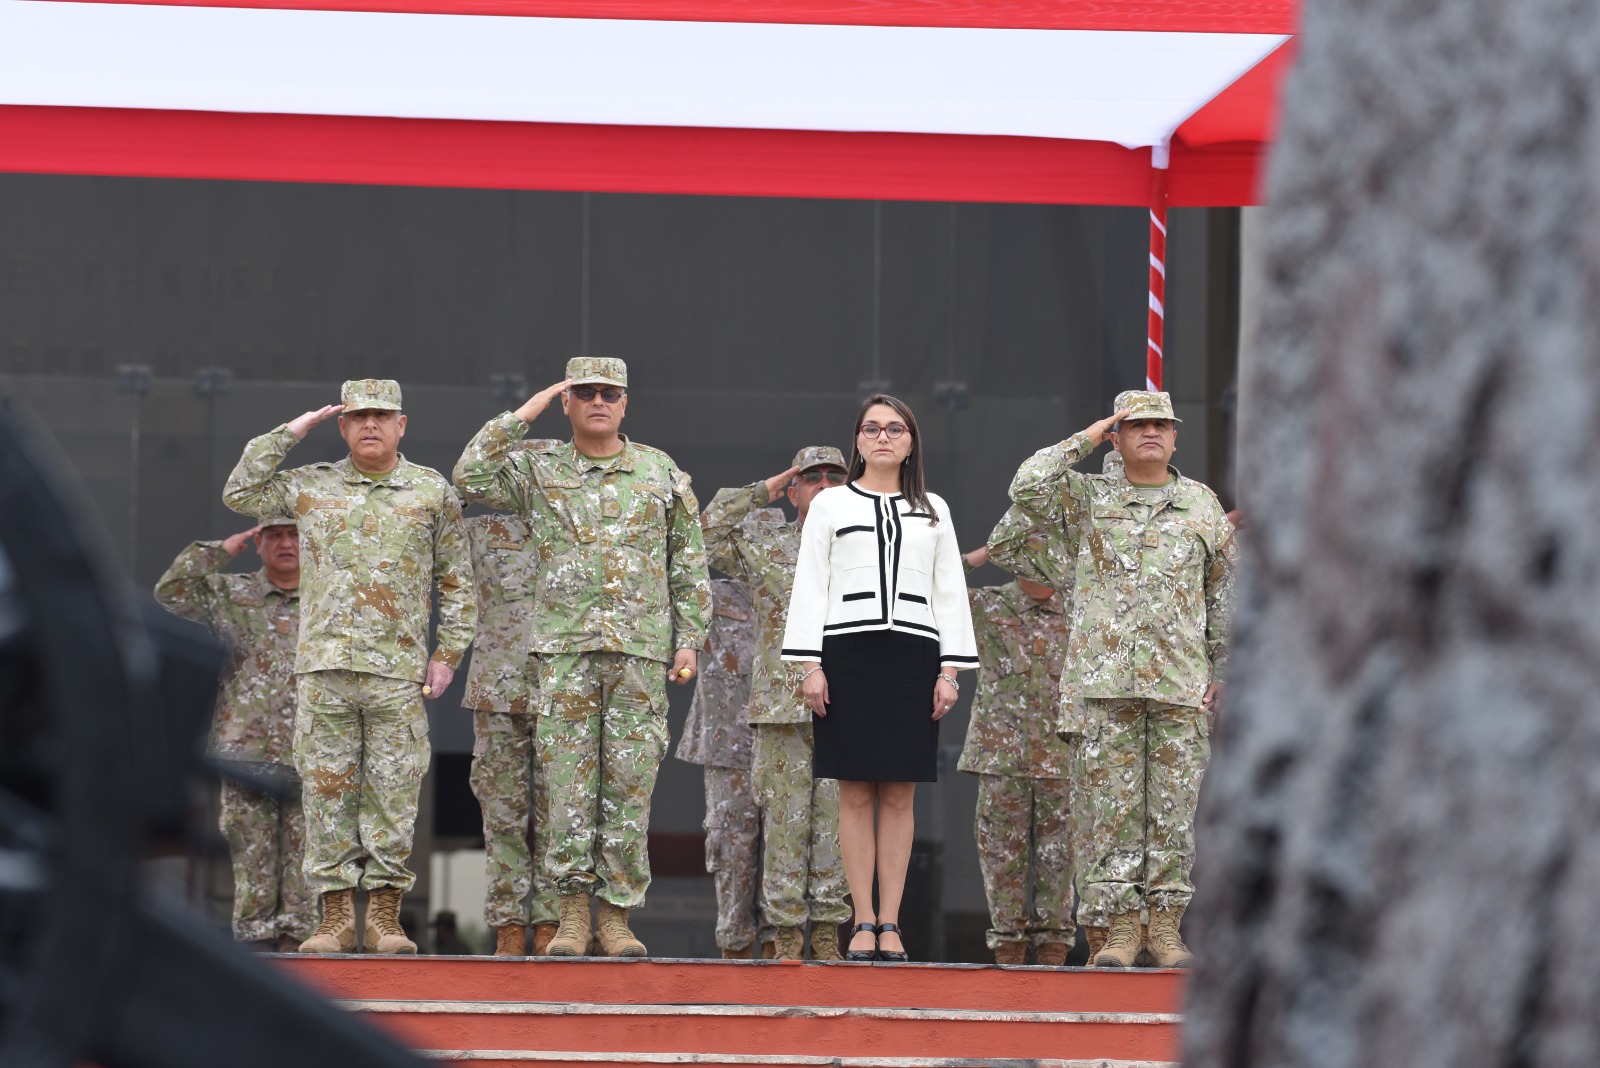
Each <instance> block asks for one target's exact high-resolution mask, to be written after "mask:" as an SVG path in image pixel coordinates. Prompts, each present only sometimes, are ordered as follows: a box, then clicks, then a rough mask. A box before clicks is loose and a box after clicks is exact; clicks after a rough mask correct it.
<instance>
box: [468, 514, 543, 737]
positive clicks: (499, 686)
mask: <svg viewBox="0 0 1600 1068" xmlns="http://www.w3.org/2000/svg"><path fill="white" fill-rule="evenodd" d="M466 527H467V542H468V544H469V545H470V546H471V550H472V577H473V582H474V584H475V586H476V592H477V603H478V633H477V636H476V637H474V638H473V639H472V656H471V657H470V658H469V659H468V661H467V684H466V689H465V693H464V694H463V695H462V698H461V707H462V708H470V709H472V710H473V711H475V712H512V713H519V714H522V715H526V714H527V713H528V712H529V711H530V710H531V709H532V708H533V707H534V705H535V701H536V697H537V694H536V692H535V690H534V689H533V686H532V681H533V680H532V678H531V677H530V675H529V664H528V650H529V649H530V648H531V647H532V645H533V590H534V585H535V582H536V580H537V577H538V568H539V548H538V546H537V544H535V542H534V540H533V535H532V532H531V531H529V529H528V524H527V523H526V522H525V521H524V520H523V519H522V518H521V517H520V516H514V515H504V514H500V513H496V514H493V515H475V516H472V517H470V518H469V519H467V520H466Z"/></svg>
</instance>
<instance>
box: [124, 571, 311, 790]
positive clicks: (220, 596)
mask: <svg viewBox="0 0 1600 1068" xmlns="http://www.w3.org/2000/svg"><path fill="white" fill-rule="evenodd" d="M229 559H231V558H230V557H229V556H228V550H226V549H224V548H223V547H222V542H220V541H197V542H195V543H194V544H193V545H191V546H189V547H188V548H187V549H185V550H183V552H181V553H179V554H178V558H177V559H176V560H174V561H173V562H172V566H171V567H169V568H167V571H166V574H164V575H162V576H161V581H160V582H157V583H156V602H157V603H158V604H160V605H161V607H162V608H165V609H166V610H167V611H169V612H172V613H173V614H175V615H179V616H182V617H183V618H184V619H192V620H194V621H195V622H196V623H200V624H203V625H204V626H205V627H206V628H207V629H209V630H210V631H211V633H212V634H215V635H216V636H217V639H218V640H219V641H221V642H222V644H223V645H224V646H226V647H227V650H228V659H227V662H226V664H225V665H224V666H223V669H222V682H221V686H220V687H219V688H218V690H217V707H216V711H215V713H214V714H213V715H212V719H211V738H210V741H209V747H210V750H211V752H213V753H215V754H217V755H218V756H223V757H227V758H228V759H230V760H260V761H266V762H268V763H272V764H293V763H294V756H293V753H292V752H291V751H290V750H291V743H292V740H293V737H294V703H295V697H294V693H295V683H294V650H295V642H296V637H297V635H298V634H299V630H300V592H299V591H298V590H281V589H279V588H278V587H276V586H274V585H273V584H272V583H271V582H270V581H269V580H268V579H267V573H266V571H265V570H264V569H263V570H259V571H251V572H246V573H240V574H228V575H224V574H221V573H220V571H221V569H222V568H223V567H224V566H225V565H226V564H227V563H228V561H229Z"/></svg>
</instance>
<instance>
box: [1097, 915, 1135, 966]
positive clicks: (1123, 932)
mask: <svg viewBox="0 0 1600 1068" xmlns="http://www.w3.org/2000/svg"><path fill="white" fill-rule="evenodd" d="M1142 933H1143V930H1142V928H1141V926H1140V924H1139V914H1138V913H1137V912H1119V913H1117V914H1116V915H1115V916H1113V917H1111V926H1110V928H1108V929H1107V931H1106V944H1105V946H1104V947H1102V948H1101V950H1100V952H1098V953H1096V954H1095V955H1094V961H1093V964H1094V966H1095V967H1096V968H1131V967H1133V962H1134V961H1136V960H1138V959H1139V943H1140V942H1141V941H1143V939H1141V938H1140V935H1141V934H1142Z"/></svg>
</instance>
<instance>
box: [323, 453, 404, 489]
mask: <svg viewBox="0 0 1600 1068" xmlns="http://www.w3.org/2000/svg"><path fill="white" fill-rule="evenodd" d="M339 470H340V472H341V473H342V474H343V475H344V480H345V482H347V483H349V484H350V485H352V486H354V485H356V484H357V483H359V482H371V483H372V484H373V485H375V486H409V485H411V464H410V463H408V462H407V461H406V454H405V453H403V452H401V453H396V454H395V464H394V470H393V471H390V472H389V477H388V478H386V479H383V480H382V481H381V482H380V481H379V480H378V479H375V478H368V477H367V476H366V475H364V474H362V473H361V470H360V468H358V467H356V465H355V462H354V461H353V460H351V459H350V457H348V456H346V457H345V458H344V459H343V460H340V461H339Z"/></svg>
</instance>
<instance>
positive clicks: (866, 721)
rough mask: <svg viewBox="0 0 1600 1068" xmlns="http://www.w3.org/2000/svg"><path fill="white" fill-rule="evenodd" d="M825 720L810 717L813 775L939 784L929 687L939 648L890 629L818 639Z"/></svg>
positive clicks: (936, 671) (935, 677)
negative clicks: (825, 679) (824, 683)
mask: <svg viewBox="0 0 1600 1068" xmlns="http://www.w3.org/2000/svg"><path fill="white" fill-rule="evenodd" d="M822 670H823V672H824V673H825V674H826V675H827V676H828V699H829V700H828V714H827V715H826V716H818V715H815V714H813V715H812V717H811V732H812V737H813V739H814V743H815V751H814V755H813V758H812V774H813V775H814V776H815V777H816V778H818V779H846V780H850V781H855V782H938V781H939V723H938V721H937V720H935V719H934V718H933V686H934V683H935V682H937V681H938V678H939V642H938V641H937V640H936V639H934V638H920V637H917V636H915V635H911V634H902V633H900V632H899V631H893V630H869V631H862V632H860V633H857V634H840V635H836V636H833V637H826V638H823V639H822Z"/></svg>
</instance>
